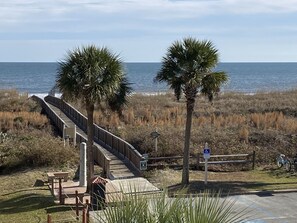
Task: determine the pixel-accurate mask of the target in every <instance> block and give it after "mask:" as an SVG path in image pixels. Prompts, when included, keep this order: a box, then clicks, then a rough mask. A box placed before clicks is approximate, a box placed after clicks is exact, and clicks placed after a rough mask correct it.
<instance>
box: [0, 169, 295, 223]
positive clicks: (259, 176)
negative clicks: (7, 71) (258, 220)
mask: <svg viewBox="0 0 297 223" xmlns="http://www.w3.org/2000/svg"><path fill="white" fill-rule="evenodd" d="M46 172H47V170H46V169H37V170H36V169H35V170H26V171H22V172H17V173H14V174H10V175H0V222H1V223H2V222H3V223H10V222H11V223H15V222H18V223H21V222H24V223H31V222H32V223H33V222H46V219H47V214H51V215H52V220H53V222H55V221H59V222H64V223H65V222H77V221H76V220H75V212H74V211H73V210H72V207H70V206H61V205H57V204H55V202H54V199H53V197H52V195H51V193H50V191H49V189H48V186H47V185H46V184H44V182H45V181H46V180H47V178H46ZM146 175H147V177H148V179H149V180H150V181H151V182H153V183H154V184H155V185H157V186H158V187H160V188H161V187H169V190H170V191H171V190H172V191H176V190H178V189H180V185H179V183H180V181H181V170H171V169H165V170H154V171H150V172H148V173H146ZM203 179H204V172H203V171H191V172H190V185H189V187H188V193H198V192H200V191H203V190H204V189H210V190H220V189H222V190H223V191H225V192H231V193H232V192H237V193H241V192H246V191H251V190H276V189H297V176H296V173H293V172H291V173H287V172H285V170H284V169H272V168H269V169H257V170H253V171H238V172H209V177H208V180H209V181H208V185H207V186H205V185H204V181H203ZM62 220H65V221H62Z"/></svg>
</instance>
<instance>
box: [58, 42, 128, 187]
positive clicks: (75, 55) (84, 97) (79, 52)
mask: <svg viewBox="0 0 297 223" xmlns="http://www.w3.org/2000/svg"><path fill="white" fill-rule="evenodd" d="M56 82H57V86H58V88H59V89H60V92H61V93H62V97H63V99H67V100H71V101H75V100H80V101H81V102H83V104H84V105H85V108H86V111H87V118H88V122H87V126H88V127H87V135H88V141H87V185H88V186H87V190H88V191H89V189H90V185H91V184H90V183H91V182H90V180H91V177H92V176H93V175H94V163H93V160H94V158H93V149H92V148H93V143H94V126H93V119H94V107H95V104H96V103H99V104H100V103H101V102H106V104H107V105H110V108H111V109H113V110H118V111H121V108H122V106H123V105H124V104H125V103H126V96H127V94H129V93H130V92H131V88H130V86H129V83H128V82H127V79H126V77H125V75H124V72H123V65H122V62H121V60H120V59H119V56H118V55H115V54H113V53H111V52H110V50H108V49H107V48H105V47H102V48H97V47H96V46H94V45H90V46H86V47H82V48H77V49H75V50H73V51H69V52H68V54H67V56H66V57H65V59H64V60H62V61H60V62H59V68H58V75H57V78H56Z"/></svg>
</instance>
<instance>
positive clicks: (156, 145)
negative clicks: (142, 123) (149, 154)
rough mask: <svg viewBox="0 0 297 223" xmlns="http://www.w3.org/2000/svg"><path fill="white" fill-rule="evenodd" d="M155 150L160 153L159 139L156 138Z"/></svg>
mask: <svg viewBox="0 0 297 223" xmlns="http://www.w3.org/2000/svg"><path fill="white" fill-rule="evenodd" d="M155 150H156V152H158V137H156V138H155Z"/></svg>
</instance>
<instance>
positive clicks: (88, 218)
mask: <svg viewBox="0 0 297 223" xmlns="http://www.w3.org/2000/svg"><path fill="white" fill-rule="evenodd" d="M86 206H87V213H86V220H87V223H89V222H90V204H89V199H86Z"/></svg>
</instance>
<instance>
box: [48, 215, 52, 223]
mask: <svg viewBox="0 0 297 223" xmlns="http://www.w3.org/2000/svg"><path fill="white" fill-rule="evenodd" d="M47 223H52V216H51V215H50V214H48V215H47Z"/></svg>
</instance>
